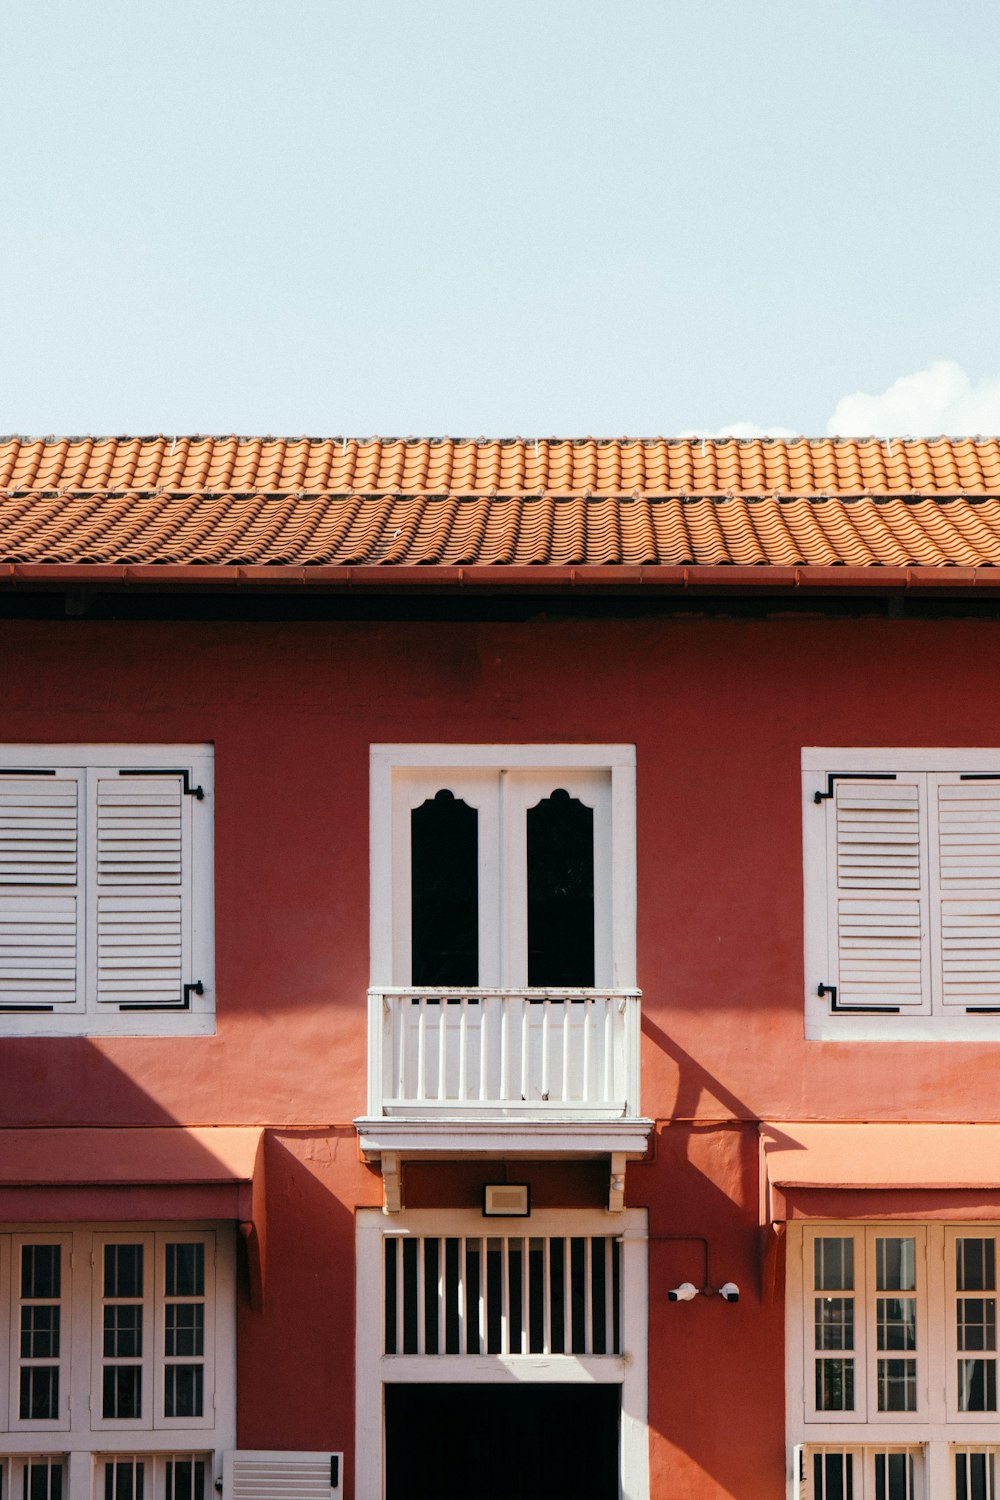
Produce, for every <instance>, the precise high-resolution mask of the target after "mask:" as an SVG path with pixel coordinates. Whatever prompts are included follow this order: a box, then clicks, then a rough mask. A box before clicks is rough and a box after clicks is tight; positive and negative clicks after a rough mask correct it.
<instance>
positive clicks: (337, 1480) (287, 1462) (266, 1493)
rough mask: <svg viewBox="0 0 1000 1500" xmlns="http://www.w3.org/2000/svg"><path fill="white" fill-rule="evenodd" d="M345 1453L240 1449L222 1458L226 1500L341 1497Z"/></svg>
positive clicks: (317, 1499)
mask: <svg viewBox="0 0 1000 1500" xmlns="http://www.w3.org/2000/svg"><path fill="white" fill-rule="evenodd" d="M343 1483H344V1456H343V1454H342V1453H282V1452H272V1451H260V1450H252V1449H249V1448H242V1449H239V1448H238V1449H237V1450H236V1452H235V1453H227V1454H226V1455H225V1458H224V1459H223V1500H340V1497H341V1495H342V1494H343Z"/></svg>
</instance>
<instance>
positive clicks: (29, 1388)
mask: <svg viewBox="0 0 1000 1500" xmlns="http://www.w3.org/2000/svg"><path fill="white" fill-rule="evenodd" d="M19 1406H20V1414H21V1420H22V1422H54V1421H55V1420H56V1418H57V1417H58V1416H59V1366H58V1365H28V1366H26V1367H22V1369H21V1399H20V1403H19Z"/></svg>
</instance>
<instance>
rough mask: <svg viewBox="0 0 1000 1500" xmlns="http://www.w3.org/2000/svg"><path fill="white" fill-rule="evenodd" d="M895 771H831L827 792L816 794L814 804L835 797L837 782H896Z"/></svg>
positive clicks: (827, 782)
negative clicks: (834, 787)
mask: <svg viewBox="0 0 1000 1500" xmlns="http://www.w3.org/2000/svg"><path fill="white" fill-rule="evenodd" d="M895 779H896V773H895V771H830V772H829V773H828V774H827V778H826V791H825V792H814V793H813V801H814V802H826V801H827V799H828V798H830V797H832V796H833V784H834V782H835V781H895Z"/></svg>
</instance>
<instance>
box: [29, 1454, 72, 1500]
mask: <svg viewBox="0 0 1000 1500" xmlns="http://www.w3.org/2000/svg"><path fill="white" fill-rule="evenodd" d="M62 1481H63V1466H62V1464H61V1463H56V1464H48V1463H46V1462H45V1461H44V1459H42V1460H39V1459H37V1458H35V1459H32V1458H29V1459H26V1460H25V1465H24V1483H23V1485H22V1491H21V1492H22V1494H23V1496H24V1500H62V1492H63V1482H62Z"/></svg>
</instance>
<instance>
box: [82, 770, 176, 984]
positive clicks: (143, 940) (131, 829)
mask: <svg viewBox="0 0 1000 1500" xmlns="http://www.w3.org/2000/svg"><path fill="white" fill-rule="evenodd" d="M185 818H186V808H185V798H184V794H183V789H182V783H181V778H180V777H179V776H170V775H163V776H160V775H153V776H117V775H101V776H100V777H99V778H98V780H97V789H96V822H97V839H96V865H97V868H96V877H97V975H96V983H97V998H98V1000H99V1001H101V1002H104V1003H111V1004H123V1003H124V1004H138V1005H170V1004H175V1003H177V1002H179V1001H180V1000H181V999H182V997H183V990H182V984H183V975H184V971H185V952H184V948H185V938H186V934H185V924H184V902H183V894H184V890H183V887H184V880H185V873H186V872H185V860H184V851H185Z"/></svg>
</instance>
